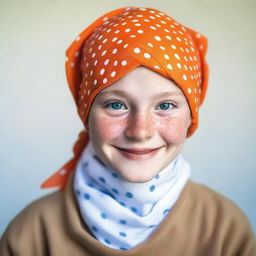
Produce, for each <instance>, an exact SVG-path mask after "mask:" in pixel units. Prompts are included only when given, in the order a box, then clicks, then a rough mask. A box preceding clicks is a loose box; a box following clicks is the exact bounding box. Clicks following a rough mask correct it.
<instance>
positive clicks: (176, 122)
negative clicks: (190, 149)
mask: <svg viewBox="0 0 256 256" xmlns="http://www.w3.org/2000/svg"><path fill="white" fill-rule="evenodd" d="M187 129H188V119H187V118H184V116H181V115H175V116H172V117H169V118H166V119H164V120H161V121H160V122H159V123H158V130H159V133H160V134H161V136H162V137H163V138H164V139H165V140H166V141H168V142H170V143H181V142H183V141H184V140H185V138H186V135H187Z"/></svg>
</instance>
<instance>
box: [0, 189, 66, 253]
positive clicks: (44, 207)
mask: <svg viewBox="0 0 256 256" xmlns="http://www.w3.org/2000/svg"><path fill="white" fill-rule="evenodd" d="M63 197H64V195H63V193H62V192H60V191H57V192H53V193H51V194H49V195H46V196H43V197H41V198H39V199H37V200H35V201H33V202H32V203H30V204H29V205H27V206H26V207H25V208H24V209H23V210H22V211H21V212H20V213H19V214H18V215H17V216H16V217H15V218H14V219H13V220H12V221H11V222H10V223H9V225H8V227H7V229H6V230H5V232H4V234H3V236H2V238H1V240H0V254H1V252H5V253H6V255H16V254H15V251H16V250H17V251H20V248H24V244H30V247H33V246H32V244H31V241H37V243H38V244H41V243H43V240H44V239H45V238H46V237H47V235H46V234H47V232H48V230H47V228H48V227H49V226H50V225H49V224H51V225H52V224H53V223H52V222H53V221H52V220H53V219H55V220H56V218H59V216H61V213H62V212H63V210H62V207H63ZM7 251H8V252H9V251H11V253H9V254H8V253H7ZM32 251H33V248H31V250H30V252H32ZM12 253H13V254H12ZM27 255H30V254H29V253H28V254H27Z"/></svg>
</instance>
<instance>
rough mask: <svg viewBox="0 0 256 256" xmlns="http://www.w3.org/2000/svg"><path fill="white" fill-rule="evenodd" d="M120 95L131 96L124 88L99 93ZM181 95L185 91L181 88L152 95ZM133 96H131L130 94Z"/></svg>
mask: <svg viewBox="0 0 256 256" xmlns="http://www.w3.org/2000/svg"><path fill="white" fill-rule="evenodd" d="M105 94H106V95H108V94H109V95H112V94H113V95H118V96H121V97H127V96H128V97H129V96H130V95H129V93H127V92H125V91H122V90H111V91H102V92H100V93H99V95H105ZM179 95H183V92H182V91H181V90H176V91H167V92H161V93H157V94H154V96H153V97H152V98H153V99H155V98H164V97H170V96H179ZM130 97H131V96H130Z"/></svg>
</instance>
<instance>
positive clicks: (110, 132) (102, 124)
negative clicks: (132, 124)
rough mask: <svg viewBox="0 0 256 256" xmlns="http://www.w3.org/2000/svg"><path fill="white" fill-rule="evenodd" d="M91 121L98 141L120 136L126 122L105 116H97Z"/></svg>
mask: <svg viewBox="0 0 256 256" xmlns="http://www.w3.org/2000/svg"><path fill="white" fill-rule="evenodd" d="M91 121H92V125H91V126H92V127H93V129H94V135H96V136H98V138H99V139H103V140H111V139H114V138H116V137H118V136H119V135H120V134H122V132H123V130H124V127H125V124H126V120H125V119H116V118H113V117H108V116H106V115H103V114H102V115H97V118H94V119H93V120H91Z"/></svg>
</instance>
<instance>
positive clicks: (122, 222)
mask: <svg viewBox="0 0 256 256" xmlns="http://www.w3.org/2000/svg"><path fill="white" fill-rule="evenodd" d="M119 223H120V224H122V225H125V224H126V223H127V222H126V220H120V221H119Z"/></svg>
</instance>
